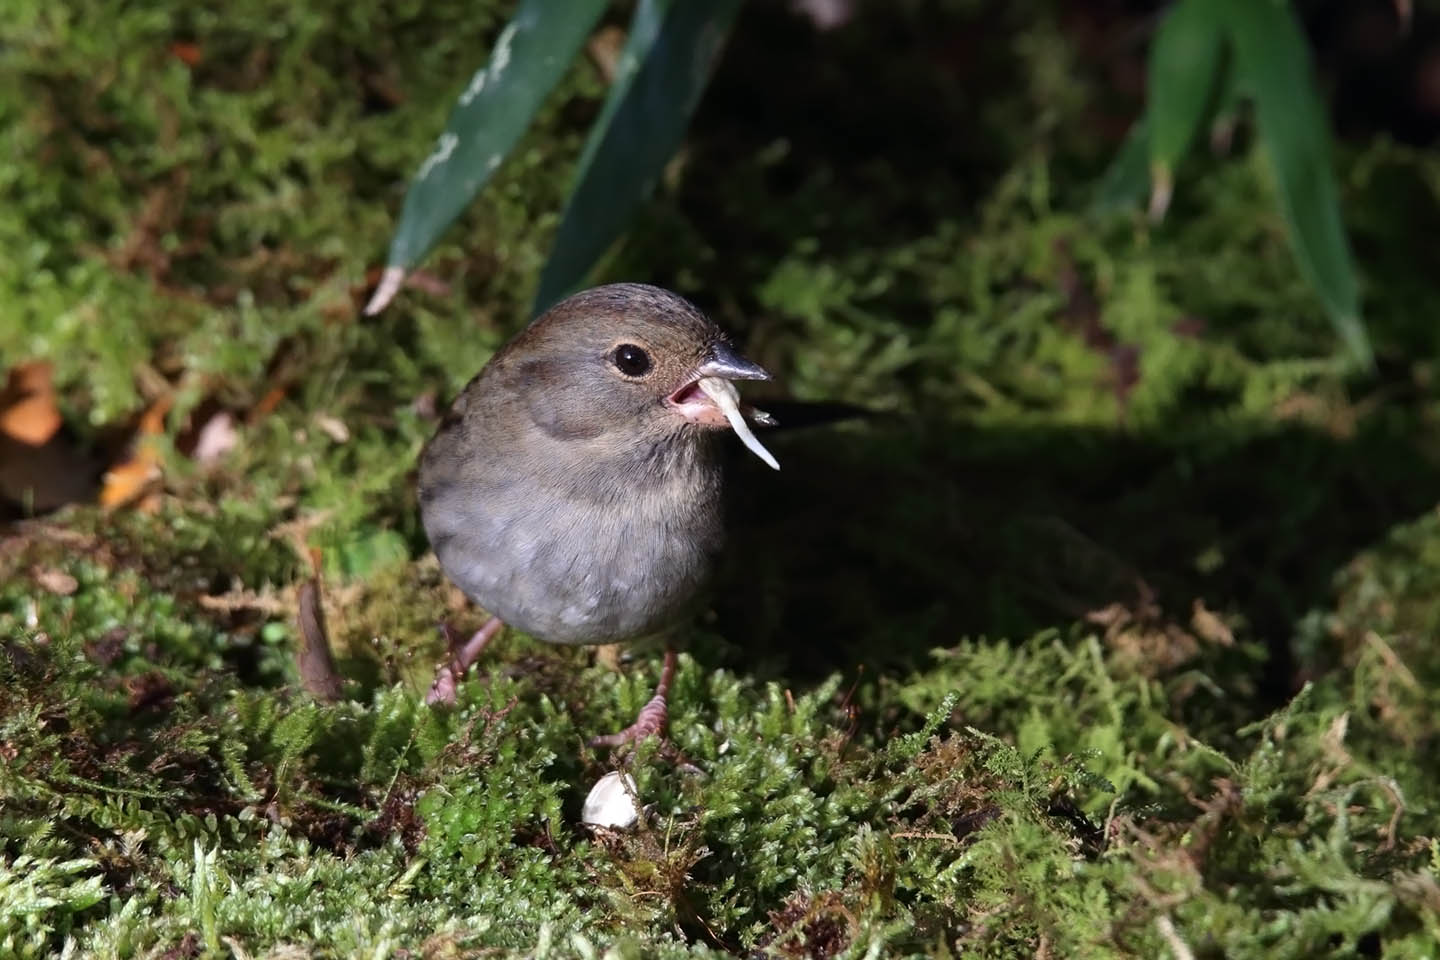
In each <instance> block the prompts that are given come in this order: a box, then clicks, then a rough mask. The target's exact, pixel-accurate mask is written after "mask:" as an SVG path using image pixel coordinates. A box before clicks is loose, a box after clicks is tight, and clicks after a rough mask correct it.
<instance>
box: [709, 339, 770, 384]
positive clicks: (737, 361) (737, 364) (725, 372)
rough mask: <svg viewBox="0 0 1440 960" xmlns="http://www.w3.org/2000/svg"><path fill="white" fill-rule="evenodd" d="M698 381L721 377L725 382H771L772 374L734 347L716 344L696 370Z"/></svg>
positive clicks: (721, 343)
mask: <svg viewBox="0 0 1440 960" xmlns="http://www.w3.org/2000/svg"><path fill="white" fill-rule="evenodd" d="M695 373H696V379H699V378H700V377H720V378H721V379H724V380H769V379H770V374H769V373H767V372H766V371H765V368H764V367H762V366H760V364H758V363H756V362H754V361H753V360H747V359H745V358H744V357H742V356H741V355H740V354H739V353H738V352H737V351H736V349H735V348H734V347H732V346H730V344H728V343H725V342H723V341H722V342H720V343H717V344H715V345H714V346H713V347H711V348H710V349H709V351H707V353H706V355H705V359H704V361H702V362H701V364H700V366H699V367H697V368H696V369H695Z"/></svg>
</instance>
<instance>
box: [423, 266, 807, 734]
mask: <svg viewBox="0 0 1440 960" xmlns="http://www.w3.org/2000/svg"><path fill="white" fill-rule="evenodd" d="M769 379H771V376H770V374H769V373H768V372H767V371H766V370H765V369H764V368H762V367H761V366H759V365H758V364H756V363H754V362H753V361H751V360H749V359H747V358H746V357H745V356H743V355H742V354H741V353H740V352H739V350H737V348H736V347H735V346H734V344H733V343H732V342H731V340H730V339H729V338H728V337H727V336H726V335H725V333H724V332H723V331H722V330H721V329H720V327H719V326H717V325H716V324H715V323H714V322H713V321H712V320H711V319H710V318H708V317H707V316H706V315H705V314H704V313H702V312H701V311H700V310H699V309H698V308H696V307H695V306H694V305H693V304H691V303H690V302H689V301H688V300H686V299H684V298H683V297H681V296H679V295H678V294H675V293H672V292H670V291H668V290H665V289H662V288H660V287H656V286H651V285H648V284H640V283H617V284H607V285H604V286H598V287H592V288H590V289H588V290H583V291H581V292H579V293H576V294H574V295H572V296H570V297H568V298H566V299H565V300H562V301H561V302H560V303H558V304H556V305H555V306H554V307H552V308H551V309H549V310H548V311H546V312H545V313H544V314H542V315H541V316H539V317H537V318H536V319H535V320H534V321H532V322H531V323H530V324H529V325H528V326H527V327H525V328H524V329H523V330H521V331H520V332H519V333H518V334H517V335H516V336H515V337H514V338H513V339H511V340H510V341H509V342H507V343H506V344H505V345H504V346H502V347H501V348H500V349H499V350H498V351H497V352H496V353H495V354H494V356H493V357H491V359H490V361H489V362H488V363H487V364H486V365H485V366H484V368H483V369H482V370H481V371H480V372H479V373H478V374H477V375H476V376H475V377H474V378H473V379H472V380H471V381H470V382H469V383H468V384H467V385H466V386H465V388H464V389H463V390H462V391H461V392H460V393H459V394H458V395H457V396H456V398H455V400H454V401H453V403H452V404H451V406H450V408H449V410H448V411H447V412H446V414H445V416H444V417H443V418H442V419H441V422H440V425H439V427H438V429H437V430H436V432H435V434H434V436H433V437H432V438H431V439H430V440H429V442H428V443H427V444H426V445H425V447H424V449H423V451H422V452H421V455H420V462H419V470H418V479H417V499H418V502H419V508H420V517H421V522H422V525H423V527H424V529H425V533H426V536H427V537H428V538H429V541H430V545H431V547H432V549H433V550H434V552H435V556H436V558H437V559H438V560H439V564H440V568H441V570H442V571H443V572H444V574H445V575H446V576H447V577H448V578H449V579H450V581H451V582H453V583H454V584H455V585H456V586H458V587H459V588H460V589H461V590H462V591H463V592H464V593H465V594H466V595H467V596H468V597H469V598H470V599H471V600H473V601H474V602H475V603H476V604H478V605H479V606H480V607H481V608H483V609H484V610H485V611H486V612H488V613H489V614H490V615H491V618H490V619H489V620H488V621H486V623H485V624H484V625H483V626H482V627H481V628H480V630H478V631H477V632H476V633H475V634H474V635H473V636H471V637H470V638H469V639H468V640H465V641H464V642H458V639H457V638H455V637H453V636H450V635H449V634H448V632H447V638H448V640H449V646H450V654H449V658H448V660H447V662H446V663H444V664H443V665H442V666H441V667H440V668H439V670H438V671H437V673H436V677H435V681H434V683H433V684H432V685H431V688H430V691H429V693H428V694H427V698H426V699H427V701H428V702H430V703H431V704H444V703H453V702H454V701H455V694H456V686H457V684H458V683H459V681H460V679H461V678H462V677H463V676H464V674H465V672H466V671H467V670H468V669H469V668H470V666H471V665H472V664H473V663H474V662H475V660H476V659H478V657H479V656H480V654H481V652H482V651H483V650H484V648H485V647H486V645H487V644H488V643H489V642H490V641H491V640H492V639H493V638H494V637H495V636H496V634H497V633H498V632H499V630H500V628H501V626H502V625H503V624H510V625H511V626H513V627H515V628H517V629H519V630H522V631H524V632H525V633H527V634H530V635H531V636H534V637H536V638H538V639H540V640H543V641H546V642H549V643H556V644H611V643H619V642H627V641H628V642H632V643H642V644H643V643H646V642H654V641H657V640H658V641H661V642H662V643H663V648H664V661H663V666H662V669H661V673H660V678H659V682H658V683H657V685H656V692H655V696H654V697H652V698H651V700H650V701H649V702H648V703H647V704H646V705H645V706H644V708H642V709H641V710H640V712H639V715H638V716H637V717H636V719H635V722H634V723H632V724H630V725H629V726H628V727H626V728H624V729H623V730H620V731H619V732H617V733H614V734H610V735H606V736H600V737H595V738H593V739H592V740H591V745H592V746H596V747H617V746H620V745H622V744H625V743H628V742H632V741H636V740H640V739H644V738H646V737H649V736H652V735H660V736H663V735H664V734H665V732H666V727H667V725H668V707H667V696H668V693H669V688H670V683H671V680H672V678H673V676H674V672H675V663H676V652H675V645H674V642H673V641H674V637H675V635H676V632H677V630H678V629H679V628H681V627H683V625H684V623H685V621H686V619H687V617H688V616H689V615H690V614H691V613H692V612H693V611H694V609H695V607H696V604H697V602H698V598H699V597H700V596H701V595H702V591H703V589H704V587H705V586H706V584H707V581H708V579H709V577H710V575H711V573H712V571H713V569H714V567H715V565H716V561H717V559H718V556H719V553H720V551H721V548H722V545H723V542H724V533H725V529H724V518H723V516H722V513H723V508H722V503H721V496H722V488H723V483H724V477H723V467H722V457H721V453H722V452H723V451H722V450H721V448H720V446H719V439H720V437H721V435H722V433H723V430H724V428H726V427H729V428H730V430H732V431H733V432H734V433H735V434H736V435H737V436H738V437H739V438H740V439H741V441H742V442H744V444H745V446H746V447H748V448H749V449H750V450H751V451H752V452H753V453H755V455H756V456H758V457H759V458H760V459H762V460H763V461H765V462H766V463H767V464H768V465H769V466H771V467H773V468H774V469H776V470H778V469H779V463H778V462H777V461H776V460H775V458H774V457H773V456H772V455H771V454H770V452H769V451H768V450H766V449H765V447H764V446H763V445H762V444H761V443H760V441H759V440H758V439H757V438H756V437H755V435H754V433H753V431H752V430H751V429H750V422H754V423H755V424H757V425H761V426H771V425H773V424H774V420H773V418H772V417H770V416H769V415H768V414H766V413H765V412H763V411H761V410H758V409H756V408H754V407H752V406H749V405H745V404H742V403H741V402H740V399H739V391H738V389H737V388H736V387H735V381H755V380H769ZM443 629H444V628H443V627H442V630H443Z"/></svg>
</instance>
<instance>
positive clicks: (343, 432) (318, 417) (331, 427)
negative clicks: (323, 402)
mask: <svg viewBox="0 0 1440 960" xmlns="http://www.w3.org/2000/svg"><path fill="white" fill-rule="evenodd" d="M315 426H317V427H319V428H320V432H321V433H323V434H325V436H327V437H329V438H330V439H331V440H334V441H335V442H336V443H349V442H350V428H349V427H347V426H345V423H344V421H342V420H339V419H337V418H335V417H332V416H330V414H328V413H317V414H315Z"/></svg>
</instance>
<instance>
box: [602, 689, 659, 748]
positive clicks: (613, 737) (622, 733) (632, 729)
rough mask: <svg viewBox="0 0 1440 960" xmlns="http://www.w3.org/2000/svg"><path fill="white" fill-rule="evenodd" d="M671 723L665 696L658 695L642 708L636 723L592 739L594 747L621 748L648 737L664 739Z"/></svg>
mask: <svg viewBox="0 0 1440 960" xmlns="http://www.w3.org/2000/svg"><path fill="white" fill-rule="evenodd" d="M669 723H670V708H669V706H668V705H667V704H666V703H665V694H663V693H657V694H655V696H653V697H651V698H650V702H649V703H647V704H645V706H643V707H641V708H640V713H639V715H638V716H637V717H636V718H635V722H634V723H632V724H630V726H628V727H626V728H625V729H624V730H619V731H616V732H615V733H609V734H606V735H604V736H601V737H591V738H590V746H592V747H610V748H614V747H619V746H623V745H624V744H627V743H638V742H640V741H641V740H644V739H645V738H647V737H664V736H665V728H666V727H667V726H668V725H669Z"/></svg>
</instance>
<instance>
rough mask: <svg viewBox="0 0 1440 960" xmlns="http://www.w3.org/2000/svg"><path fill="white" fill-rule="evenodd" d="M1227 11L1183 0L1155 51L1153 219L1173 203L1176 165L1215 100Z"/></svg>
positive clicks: (1206, 0) (1202, 0)
mask: <svg viewBox="0 0 1440 960" xmlns="http://www.w3.org/2000/svg"><path fill="white" fill-rule="evenodd" d="M1222 12H1223V8H1222V7H1219V6H1217V5H1216V4H1214V3H1212V2H1211V0H1180V2H1179V3H1177V4H1175V5H1174V6H1173V7H1171V8H1170V11H1169V13H1167V14H1166V15H1165V19H1164V20H1162V21H1161V23H1160V28H1159V30H1158V31H1156V34H1155V42H1154V44H1152V45H1151V47H1150V66H1149V70H1150V77H1149V87H1148V94H1147V99H1148V101H1149V104H1148V107H1147V116H1148V117H1149V129H1150V169H1151V178H1152V180H1151V182H1152V184H1153V187H1152V192H1151V202H1150V215H1151V216H1152V217H1153V218H1154V219H1156V220H1159V219H1160V218H1162V217H1163V216H1164V215H1165V210H1166V209H1167V208H1168V207H1169V205H1170V193H1171V189H1172V187H1173V183H1174V173H1175V167H1176V166H1177V165H1178V164H1179V162H1180V159H1181V158H1182V157H1184V156H1185V153H1186V151H1188V150H1189V149H1190V144H1191V142H1192V141H1194V139H1195V132H1196V131H1197V130H1199V129H1200V125H1201V123H1202V122H1203V121H1204V119H1205V115H1206V114H1207V113H1208V112H1209V110H1210V104H1211V102H1212V100H1213V99H1214V93H1215V88H1216V86H1217V83H1216V81H1217V80H1218V78H1219V76H1220V71H1221V54H1222V52H1223V44H1222V42H1221V41H1222V37H1223V33H1222V23H1221V14H1222Z"/></svg>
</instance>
